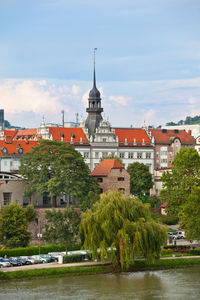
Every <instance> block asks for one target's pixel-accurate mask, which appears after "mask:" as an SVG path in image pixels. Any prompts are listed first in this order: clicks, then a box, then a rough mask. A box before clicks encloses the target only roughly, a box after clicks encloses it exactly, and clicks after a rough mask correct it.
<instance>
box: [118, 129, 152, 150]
mask: <svg viewBox="0 0 200 300" xmlns="http://www.w3.org/2000/svg"><path fill="white" fill-rule="evenodd" d="M114 130H115V135H116V137H118V140H119V146H121V147H123V146H129V147H130V146H131V147H133V146H139V147H141V146H145V147H149V146H151V141H150V138H149V137H148V135H147V133H146V131H145V130H144V129H139V128H114Z"/></svg>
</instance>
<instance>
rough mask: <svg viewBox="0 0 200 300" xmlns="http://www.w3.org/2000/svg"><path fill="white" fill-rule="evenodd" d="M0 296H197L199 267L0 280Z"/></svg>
mask: <svg viewBox="0 0 200 300" xmlns="http://www.w3.org/2000/svg"><path fill="white" fill-rule="evenodd" d="M0 299H1V300H33V299H34V300H37V299H44V300H61V299H62V300H63V299H67V300H68V299H69V300H71V299H75V300H79V299H81V300H82V299H83V300H86V299H91V300H96V299H98V300H99V299H100V300H107V299H108V300H110V299H112V300H113V299H114V300H118V299H120V300H123V299H138V300H153V299H164V300H165V299H166V300H171V299H181V300H188V299H189V300H191V299H195V300H196V299H200V267H197V268H187V269H176V270H162V271H145V272H136V273H121V274H99V275H84V276H69V277H60V278H46V279H34V280H20V281H9V282H8V281H7V282H0Z"/></svg>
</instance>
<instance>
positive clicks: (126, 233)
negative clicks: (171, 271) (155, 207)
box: [80, 191, 167, 269]
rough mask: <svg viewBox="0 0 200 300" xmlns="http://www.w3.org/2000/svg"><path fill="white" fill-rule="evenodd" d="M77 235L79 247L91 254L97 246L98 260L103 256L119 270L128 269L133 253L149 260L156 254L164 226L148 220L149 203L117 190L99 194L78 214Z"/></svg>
mask: <svg viewBox="0 0 200 300" xmlns="http://www.w3.org/2000/svg"><path fill="white" fill-rule="evenodd" d="M80 235H81V240H82V243H83V247H84V248H85V249H89V250H90V251H91V252H92V254H93V256H94V257H96V256H97V255H98V249H100V251H101V259H102V261H103V258H104V256H106V257H108V258H109V259H111V261H112V263H113V264H121V267H122V269H126V268H128V267H129V265H130V264H131V263H133V262H134V258H135V256H136V255H137V254H139V255H144V257H145V258H146V259H147V260H149V261H150V260H153V259H154V258H155V257H158V256H159V253H160V247H161V245H162V244H163V242H164V241H165V240H166V238H167V233H166V229H165V227H164V226H161V225H160V224H158V223H156V222H155V221H153V220H152V218H151V213H150V210H149V205H146V204H143V203H142V202H141V201H140V200H139V199H137V198H130V197H129V198H126V197H125V195H124V194H123V193H121V192H119V191H115V192H113V191H112V192H109V193H108V194H102V195H101V199H100V201H99V202H97V203H95V204H94V205H93V207H92V209H90V210H88V211H87V212H86V213H84V214H83V215H82V220H81V225H80ZM109 248H110V249H109Z"/></svg>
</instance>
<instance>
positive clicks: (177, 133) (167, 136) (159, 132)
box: [150, 129, 196, 144]
mask: <svg viewBox="0 0 200 300" xmlns="http://www.w3.org/2000/svg"><path fill="white" fill-rule="evenodd" d="M150 132H151V135H152V136H153V137H154V139H155V142H156V143H163V144H171V142H173V140H174V138H179V139H180V141H181V143H182V144H195V143H196V142H195V140H194V138H193V137H192V136H191V134H189V133H188V132H186V131H185V130H172V129H150Z"/></svg>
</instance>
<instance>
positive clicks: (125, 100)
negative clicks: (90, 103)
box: [109, 96, 132, 106]
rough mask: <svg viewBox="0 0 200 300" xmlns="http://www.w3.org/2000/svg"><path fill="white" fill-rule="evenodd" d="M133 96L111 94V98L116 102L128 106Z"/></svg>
mask: <svg viewBox="0 0 200 300" xmlns="http://www.w3.org/2000/svg"><path fill="white" fill-rule="evenodd" d="M131 99H132V98H131V97H129V96H110V97H109V100H110V101H114V102H115V103H117V104H119V105H123V106H126V105H128V102H129V101H131Z"/></svg>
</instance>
